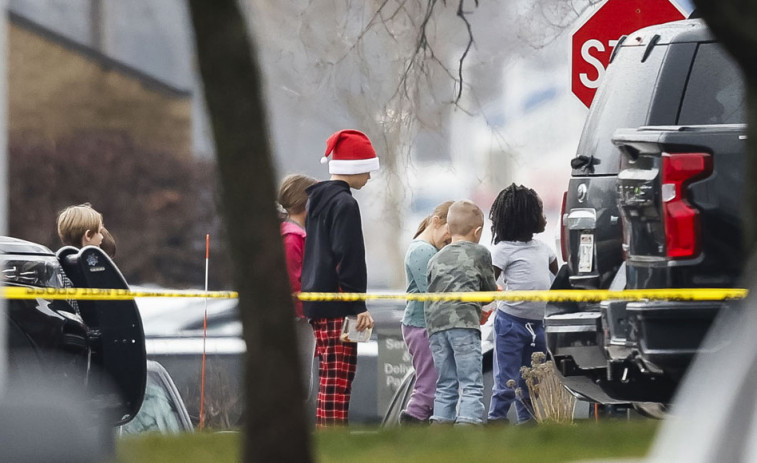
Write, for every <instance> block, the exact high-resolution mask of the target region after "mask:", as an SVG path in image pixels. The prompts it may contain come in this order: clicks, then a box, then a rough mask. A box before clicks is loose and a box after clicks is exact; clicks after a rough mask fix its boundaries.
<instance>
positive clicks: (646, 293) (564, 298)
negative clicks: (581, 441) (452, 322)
mask: <svg viewBox="0 0 757 463" xmlns="http://www.w3.org/2000/svg"><path fill="white" fill-rule="evenodd" d="M748 293H749V292H748V291H747V290H746V289H741V288H688V289H627V290H622V291H609V290H581V289H570V290H553V291H491V292H464V293H299V294H297V297H298V298H299V299H300V300H302V301H371V300H401V301H461V302H483V303H488V302H491V301H495V300H498V301H499V300H505V301H543V302H599V301H606V300H625V301H641V300H655V301H661V300H668V301H722V300H730V299H744V298H745V297H746V296H747V294H748ZM238 296H239V295H238V293H237V292H236V291H131V290H127V289H94V288H67V289H55V288H28V287H17V286H2V287H0V297H3V298H5V299H38V298H40V299H50V300H65V299H76V300H108V301H123V300H131V299H134V298H137V297H140V298H158V297H160V298H164V297H172V298H177V297H182V298H187V297H189V298H210V299H236V298H237V297H238Z"/></svg>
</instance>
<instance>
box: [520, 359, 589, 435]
mask: <svg viewBox="0 0 757 463" xmlns="http://www.w3.org/2000/svg"><path fill="white" fill-rule="evenodd" d="M520 373H521V376H522V377H523V379H524V381H525V382H526V386H527V387H528V392H529V395H530V396H531V400H530V402H531V403H530V404H529V403H528V401H524V397H523V391H522V390H521V389H520V388H515V386H516V382H515V380H512V379H511V380H510V381H508V382H507V386H508V387H510V388H514V390H515V396H516V398H517V399H518V400H520V401H521V402H524V403H525V404H526V408H528V409H529V411H530V412H531V414H532V415H533V417H534V419H536V421H537V422H539V423H544V422H553V423H572V422H573V412H574V409H575V405H576V398H575V397H574V396H573V395H572V394H571V393H570V392H568V390H567V389H565V388H564V387H563V385H562V383H561V382H560V379H559V377H558V376H557V373H556V372H555V364H554V362H553V361H552V360H549V361H548V360H547V356H546V355H545V354H544V353H543V352H534V354H533V355H531V367H530V368H529V367H521V369H520Z"/></svg>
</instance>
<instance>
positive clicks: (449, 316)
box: [424, 200, 497, 424]
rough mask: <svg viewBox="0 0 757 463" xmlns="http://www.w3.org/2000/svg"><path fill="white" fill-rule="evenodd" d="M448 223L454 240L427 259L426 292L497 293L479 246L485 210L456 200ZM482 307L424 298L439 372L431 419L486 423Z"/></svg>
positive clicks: (483, 250)
mask: <svg viewBox="0 0 757 463" xmlns="http://www.w3.org/2000/svg"><path fill="white" fill-rule="evenodd" d="M447 225H448V227H449V233H450V235H451V237H452V243H451V244H449V245H447V246H445V247H444V248H443V249H442V250H440V251H439V252H438V253H436V254H435V255H434V257H432V258H431V260H430V261H429V263H428V291H429V292H465V291H495V290H496V289H497V284H496V282H495V281H494V270H493V268H492V258H491V254H490V253H489V251H488V250H487V249H486V248H485V247H483V246H481V245H479V244H478V242H479V240H480V239H481V232H482V230H483V225H484V214H483V213H482V212H481V209H480V208H479V207H478V206H476V205H475V204H473V203H472V202H471V201H467V200H463V201H456V202H455V203H453V204H452V206H450V208H449V212H448V213H447ZM481 305H482V304H481V303H476V302H461V301H429V302H426V305H425V307H424V312H425V316H426V330H428V333H429V344H430V345H431V354H432V356H433V357H434V365H435V366H436V369H437V371H438V372H439V378H438V380H437V382H436V393H435V394H434V414H433V415H432V416H431V421H432V422H436V423H458V424H481V423H482V422H483V416H484V403H483V396H484V378H483V372H482V366H481V362H482V355H481V325H480V319H481ZM458 391H461V393H459V392H458ZM458 400H459V402H460V407H459V411H458Z"/></svg>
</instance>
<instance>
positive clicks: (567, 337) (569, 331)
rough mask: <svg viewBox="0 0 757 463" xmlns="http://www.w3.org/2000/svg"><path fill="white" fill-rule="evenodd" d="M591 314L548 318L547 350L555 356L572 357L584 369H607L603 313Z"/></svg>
mask: <svg viewBox="0 0 757 463" xmlns="http://www.w3.org/2000/svg"><path fill="white" fill-rule="evenodd" d="M590 309H594V310H589V311H583V312H574V313H564V314H555V315H551V316H548V317H546V318H545V319H544V333H545V336H546V338H547V348H548V349H549V351H550V353H551V354H552V356H553V357H556V358H559V357H572V358H573V361H574V362H575V363H576V366H577V367H578V368H580V369H583V370H589V369H594V368H605V367H606V366H607V359H606V358H605V355H604V336H603V330H602V314H601V313H600V312H599V308H598V307H594V306H591V307H590Z"/></svg>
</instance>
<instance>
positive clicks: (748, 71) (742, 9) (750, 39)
mask: <svg viewBox="0 0 757 463" xmlns="http://www.w3.org/2000/svg"><path fill="white" fill-rule="evenodd" d="M694 3H695V4H696V6H697V8H698V10H699V12H700V13H701V14H702V17H703V18H704V20H705V21H706V22H707V25H708V26H709V27H710V29H712V31H713V33H714V34H715V36H716V37H717V38H718V39H719V40H720V41H721V42H722V43H723V45H724V46H725V48H726V49H727V50H728V51H729V52H730V53H731V54H732V55H733V56H734V57H735V58H736V62H738V64H739V66H740V67H741V70H742V71H743V72H744V79H745V81H746V93H747V111H748V113H747V124H748V127H747V137H748V138H747V153H746V170H745V172H744V180H745V181H744V201H743V202H742V204H743V205H742V213H743V217H744V239H745V250H746V252H747V255H753V254H754V253H755V251H757V182H755V181H753V180H755V179H757V28H755V27H754V26H755V24H757V1H755V0H694ZM736 199H738V198H734V200H736ZM750 268H751V271H757V261H754V259H753V262H752V265H751V266H750ZM745 273H746V274H749V270H748V271H747V272H745Z"/></svg>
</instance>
